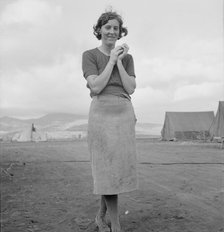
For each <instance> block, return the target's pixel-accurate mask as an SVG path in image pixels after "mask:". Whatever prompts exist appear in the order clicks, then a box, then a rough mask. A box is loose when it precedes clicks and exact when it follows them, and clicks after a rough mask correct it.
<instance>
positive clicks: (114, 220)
mask: <svg viewBox="0 0 224 232" xmlns="http://www.w3.org/2000/svg"><path fill="white" fill-rule="evenodd" d="M104 197H105V200H106V205H107V210H108V212H109V215H110V220H111V229H112V232H120V231H121V226H120V222H119V214H118V195H104Z"/></svg>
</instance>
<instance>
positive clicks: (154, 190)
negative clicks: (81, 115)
mask: <svg viewBox="0 0 224 232" xmlns="http://www.w3.org/2000/svg"><path fill="white" fill-rule="evenodd" d="M0 146H1V157H0V158H1V229H2V230H1V231H2V232H26V231H27V232H36V231H38V232H39V231H41V232H80V231H81V232H82V231H87V232H97V231H98V230H97V228H96V226H95V224H94V218H95V215H96V212H97V210H98V206H99V196H97V195H93V194H92V176H91V169H90V163H89V155H88V150H87V144H86V141H64V142H41V143H6V144H3V143H2V144H0ZM137 150H138V161H139V163H138V168H139V169H138V170H139V189H138V190H136V191H133V192H131V193H125V194H121V195H120V196H119V209H120V220H121V225H122V228H123V231H124V232H132V231H133V232H221V231H223V232H224V150H223V149H222V150H221V149H220V148H219V144H214V143H189V142H160V141H153V140H137ZM4 170H7V171H8V172H5V171H4ZM7 173H9V175H8V174H7ZM10 174H11V175H10Z"/></svg>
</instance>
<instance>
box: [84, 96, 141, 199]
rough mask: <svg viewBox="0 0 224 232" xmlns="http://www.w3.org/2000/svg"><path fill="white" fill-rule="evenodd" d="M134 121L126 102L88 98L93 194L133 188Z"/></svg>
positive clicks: (128, 101)
mask: <svg viewBox="0 0 224 232" xmlns="http://www.w3.org/2000/svg"><path fill="white" fill-rule="evenodd" d="M135 123H136V118H135V114H134V110H133V106H132V103H131V101H130V100H129V99H127V98H124V97H118V96H113V95H102V96H95V97H93V99H92V102H91V106H90V112H89V122H88V147H89V151H90V155H91V166H92V176H93V183H94V190H93V193H94V194H100V195H113V194H119V193H123V192H129V191H133V190H135V189H137V185H138V183H137V168H136V165H137V162H136V144H135Z"/></svg>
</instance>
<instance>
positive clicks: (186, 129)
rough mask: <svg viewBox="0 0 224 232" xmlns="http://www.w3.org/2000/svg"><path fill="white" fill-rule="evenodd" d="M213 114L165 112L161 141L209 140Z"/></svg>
mask: <svg viewBox="0 0 224 232" xmlns="http://www.w3.org/2000/svg"><path fill="white" fill-rule="evenodd" d="M213 120H214V112H213V111H208V112H166V116H165V120H164V125H163V129H162V131H161V135H162V139H163V140H176V139H177V140H204V139H208V138H210V133H209V128H210V126H211V124H212V122H213Z"/></svg>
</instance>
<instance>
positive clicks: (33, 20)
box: [0, 0, 62, 26]
mask: <svg viewBox="0 0 224 232" xmlns="http://www.w3.org/2000/svg"><path fill="white" fill-rule="evenodd" d="M61 13H62V9H61V7H60V6H50V5H49V3H48V2H46V1H42V0H17V1H15V2H13V3H10V4H8V5H7V6H6V8H5V10H4V12H3V14H2V16H1V19H0V22H1V25H3V26H4V25H7V26H9V25H12V24H17V25H18V24H31V25H38V26H39V25H43V24H45V23H46V22H47V23H49V22H52V21H55V20H56V19H58V18H60V16H61Z"/></svg>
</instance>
